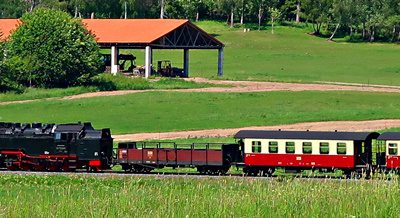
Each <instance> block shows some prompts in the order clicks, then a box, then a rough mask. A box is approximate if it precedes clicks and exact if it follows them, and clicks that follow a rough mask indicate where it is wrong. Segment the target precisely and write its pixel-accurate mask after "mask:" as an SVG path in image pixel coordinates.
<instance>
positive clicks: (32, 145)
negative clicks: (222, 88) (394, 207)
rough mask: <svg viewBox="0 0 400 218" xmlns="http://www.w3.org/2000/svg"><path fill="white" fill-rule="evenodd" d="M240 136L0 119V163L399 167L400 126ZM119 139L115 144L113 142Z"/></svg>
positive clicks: (223, 169)
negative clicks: (125, 135) (137, 136)
mask: <svg viewBox="0 0 400 218" xmlns="http://www.w3.org/2000/svg"><path fill="white" fill-rule="evenodd" d="M234 138H235V139H236V142H235V143H192V144H177V143H175V142H143V141H131V142H120V143H118V144H116V145H114V142H113V138H112V135H111V130H110V129H109V128H105V129H95V128H94V127H93V126H92V124H91V123H89V122H88V123H80V122H78V123H72V124H42V123H32V124H20V123H4V122H0V168H3V169H6V170H25V171H69V172H73V171H76V170H87V171H90V172H104V171H107V170H111V168H112V167H113V166H116V165H119V166H121V168H122V170H123V171H125V172H126V173H148V172H151V171H152V170H154V169H161V168H164V167H171V168H174V169H176V168H195V169H197V171H198V172H199V173H200V174H209V175H223V174H226V173H227V172H228V171H229V169H230V168H231V167H236V168H238V169H240V170H241V171H242V172H243V174H244V175H249V176H272V175H273V174H274V172H275V171H276V170H277V169H281V170H283V171H285V172H291V173H300V172H302V171H304V170H312V171H319V172H321V173H331V172H335V171H337V170H341V171H342V172H343V174H344V175H345V176H346V177H347V178H353V177H357V178H360V177H362V176H365V177H366V178H368V177H370V176H371V175H372V174H374V173H377V172H380V173H382V172H384V173H387V172H395V173H400V171H399V169H400V152H399V147H398V146H399V144H400V133H399V132H384V133H378V132H340V131H331V132H328V131H325V132H324V131H282V130H276V131H266V130H265V131H264V130H241V131H239V132H237V133H236V134H235V135H234ZM114 146H115V148H114Z"/></svg>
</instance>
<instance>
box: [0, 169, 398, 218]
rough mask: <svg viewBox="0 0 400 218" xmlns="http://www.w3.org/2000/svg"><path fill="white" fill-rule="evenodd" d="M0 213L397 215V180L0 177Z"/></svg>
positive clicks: (188, 215)
mask: <svg viewBox="0 0 400 218" xmlns="http://www.w3.org/2000/svg"><path fill="white" fill-rule="evenodd" d="M0 194H1V196H2V197H1V198H0V216H2V217H43V216H44V215H45V216H47V217H324V218H325V217H398V214H399V213H400V208H399V207H398V204H397V203H398V202H399V201H400V186H399V182H398V181H397V180H391V181H380V180H372V181H363V180H361V181H353V180H300V179H286V178H280V179H279V178H278V179H274V180H270V179H252V178H229V177H224V178H197V179H195V178H185V177H181V178H160V177H152V176H150V177H137V176H135V177H104V178H103V177H97V178H93V177H84V176H79V175H78V176H18V175H3V176H1V177H0Z"/></svg>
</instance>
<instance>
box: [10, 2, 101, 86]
mask: <svg viewBox="0 0 400 218" xmlns="http://www.w3.org/2000/svg"><path fill="white" fill-rule="evenodd" d="M6 62H7V64H8V65H9V66H11V68H12V69H13V71H15V74H14V75H13V78H14V79H15V81H17V82H18V83H20V84H23V85H29V86H38V87H67V86H72V85H80V84H83V83H85V82H88V81H89V80H90V78H91V77H93V76H94V75H96V74H97V73H99V69H100V66H101V61H100V54H99V47H98V46H97V43H96V41H95V38H94V36H93V35H92V34H91V33H90V32H88V30H86V28H85V27H84V26H83V24H82V22H81V20H77V19H73V18H72V17H71V16H69V15H68V14H67V13H65V12H61V11H57V10H51V9H42V8H41V9H36V10H34V12H32V13H26V14H24V15H23V16H22V18H21V25H20V26H19V27H18V28H17V29H16V30H15V31H14V32H13V34H12V35H11V37H10V39H9V41H8V42H7V60H6Z"/></svg>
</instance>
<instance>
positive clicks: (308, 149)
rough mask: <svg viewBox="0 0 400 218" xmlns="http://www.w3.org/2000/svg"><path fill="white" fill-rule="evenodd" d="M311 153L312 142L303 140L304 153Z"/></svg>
mask: <svg viewBox="0 0 400 218" xmlns="http://www.w3.org/2000/svg"><path fill="white" fill-rule="evenodd" d="M311 153H312V143H311V142H303V154H311Z"/></svg>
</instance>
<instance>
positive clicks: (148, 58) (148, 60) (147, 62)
mask: <svg viewBox="0 0 400 218" xmlns="http://www.w3.org/2000/svg"><path fill="white" fill-rule="evenodd" d="M152 56H153V54H152V52H151V47H150V46H146V55H145V77H146V78H149V77H150V76H151V62H152V59H153V57H152Z"/></svg>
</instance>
